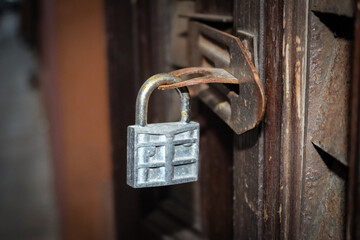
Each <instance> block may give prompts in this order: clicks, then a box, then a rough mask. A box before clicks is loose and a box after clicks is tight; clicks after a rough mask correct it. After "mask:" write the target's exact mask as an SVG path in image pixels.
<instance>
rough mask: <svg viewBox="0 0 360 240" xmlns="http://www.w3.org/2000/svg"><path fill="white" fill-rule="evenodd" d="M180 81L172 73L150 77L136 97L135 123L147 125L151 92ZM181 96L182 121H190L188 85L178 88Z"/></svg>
mask: <svg viewBox="0 0 360 240" xmlns="http://www.w3.org/2000/svg"><path fill="white" fill-rule="evenodd" d="M178 82H180V78H179V77H176V76H174V75H171V74H166V73H162V74H157V75H154V76H152V77H151V78H149V79H148V80H146V81H145V82H144V84H143V85H142V86H141V88H140V90H139V93H138V95H137V99H136V112H135V124H136V125H140V126H146V124H147V114H148V103H149V98H150V95H151V93H152V92H153V91H154V90H155V89H156V88H158V87H159V86H160V85H166V84H173V83H178ZM176 90H177V92H178V93H179V95H180V98H181V107H180V109H181V119H180V121H181V122H185V123H188V122H190V94H189V91H188V89H187V88H186V87H182V88H177V89H176Z"/></svg>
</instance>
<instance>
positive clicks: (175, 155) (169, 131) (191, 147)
mask: <svg viewBox="0 0 360 240" xmlns="http://www.w3.org/2000/svg"><path fill="white" fill-rule="evenodd" d="M177 82H179V78H177V77H175V76H173V75H169V74H158V75H155V76H153V77H151V78H149V79H148V80H147V81H146V82H145V83H144V84H143V85H142V87H141V88H140V90H139V93H138V96H137V99H136V116H135V118H136V120H135V125H131V126H128V135H127V141H128V142H127V184H128V185H130V186H132V187H134V188H142V187H156V186H166V185H173V184H179V183H186V182H194V181H196V180H197V178H198V168H199V134H200V131H199V124H198V123H196V122H192V121H191V122H190V95H189V92H188V90H187V88H180V89H177V91H178V93H179V95H180V97H181V120H180V121H179V122H167V123H152V124H147V111H148V101H149V97H150V95H151V93H152V92H153V91H154V90H155V89H156V88H157V87H158V86H160V85H165V84H172V83H177Z"/></svg>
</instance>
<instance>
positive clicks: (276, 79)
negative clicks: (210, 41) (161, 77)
mask: <svg viewBox="0 0 360 240" xmlns="http://www.w3.org/2000/svg"><path fill="white" fill-rule="evenodd" d="M334 4H335V5H336V3H335V1H334ZM105 5H106V18H107V19H106V20H107V43H108V61H109V66H108V72H109V89H110V99H109V100H110V104H111V126H112V143H113V165H114V172H113V173H114V184H115V208H116V218H117V220H116V229H117V236H118V238H119V239H143V238H147V239H149V238H150V239H161V238H165V239H280V238H281V239H328V238H335V239H342V238H344V237H345V195H346V194H345V186H346V179H347V171H348V170H347V168H348V167H347V157H346V150H347V147H346V146H347V144H346V143H347V139H346V137H347V127H346V126H347V119H348V95H349V93H348V92H349V79H350V76H351V75H350V71H351V69H350V66H351V61H350V56H351V46H352V39H353V37H352V24H353V16H352V15H351V11H350V13H349V11H348V10H346V7H345V5H346V4H345V5H343V6H342V7H338V8H336V7H335V8H332V9H328V8H326V7H327V5H324V4H322V3H321V2H320V1H319V2H317V1H312V2H311V3H310V2H309V1H307V0H293V1H273V0H270V1H251V0H233V1H217V0H194V1H166V0H153V1H145V0H144V1H143V0H138V1H116V0H107V1H106V4H105ZM346 6H347V5H346ZM344 9H345V10H344ZM189 12H195V13H201V14H203V15H202V16H206V17H205V19H200V20H199V21H202V22H203V23H205V24H207V25H210V26H212V27H215V28H217V29H219V30H222V31H226V32H228V33H230V34H232V35H234V36H236V37H239V38H240V40H244V39H246V37H244V36H246V35H247V36H251V39H253V47H252V48H251V53H252V59H253V61H254V65H255V66H256V68H257V71H258V73H259V76H260V79H261V81H262V84H263V86H264V88H265V91H266V100H267V103H266V114H265V117H264V119H263V121H262V122H261V123H260V125H259V126H257V127H256V128H255V129H253V130H251V131H249V132H247V133H245V134H242V135H237V134H235V133H234V132H233V131H232V130H231V129H230V128H229V127H228V126H227V125H226V124H225V123H224V122H222V120H220V119H219V118H218V117H217V116H216V114H214V113H213V112H212V110H211V109H210V108H208V107H207V106H205V105H204V104H203V103H202V102H201V101H199V100H197V99H194V101H193V112H192V114H193V119H194V120H195V121H198V122H199V123H200V125H201V129H200V132H201V140H200V175H199V181H198V182H196V183H191V184H183V185H178V186H171V187H162V188H149V189H132V188H130V187H129V186H127V185H126V130H127V126H128V125H131V124H133V123H134V112H135V99H136V95H137V91H138V89H139V88H140V86H141V84H142V83H143V82H144V81H145V80H146V79H147V78H148V77H150V76H151V75H153V74H156V73H159V72H168V71H171V70H173V69H177V68H181V67H186V66H187V64H188V62H187V60H186V58H187V57H188V56H187V53H186V39H187V36H188V35H187V27H186V24H184V22H183V21H186V19H183V20H179V17H178V15H179V14H180V13H189ZM214 16H217V17H215V19H227V20H226V21H217V20H214V19H212V18H211V17H214ZM219 16H220V18H219ZM221 16H222V17H223V18H221ZM209 19H212V20H209ZM343 26H347V27H343ZM176 98H177V96H176V94H174V93H173V92H171V91H169V92H161V93H155V94H154V96H152V98H151V100H150V104H149V105H150V116H149V118H150V119H151V121H153V122H162V121H176V119H177V116H178V115H177V104H176V103H177V100H176ZM335 129H336V131H334V130H335ZM322 143H323V144H322ZM333 146H335V148H331V147H333Z"/></svg>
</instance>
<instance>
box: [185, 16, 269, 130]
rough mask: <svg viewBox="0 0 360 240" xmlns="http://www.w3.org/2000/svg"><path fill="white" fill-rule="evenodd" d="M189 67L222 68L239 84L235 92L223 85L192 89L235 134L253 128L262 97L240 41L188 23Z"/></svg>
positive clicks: (258, 118)
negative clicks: (237, 90)
mask: <svg viewBox="0 0 360 240" xmlns="http://www.w3.org/2000/svg"><path fill="white" fill-rule="evenodd" d="M189 56H190V64H191V66H202V67H207V68H211V67H213V68H223V69H225V70H226V71H227V72H228V73H230V74H231V75H233V76H234V77H235V78H236V79H237V80H238V81H239V92H238V93H236V91H233V90H231V89H229V88H227V87H226V85H224V84H212V85H211V86H210V85H208V84H202V85H198V86H196V88H197V90H196V91H197V92H198V97H199V98H200V99H201V100H202V101H203V102H204V103H205V104H206V105H207V106H209V107H210V108H211V109H212V110H213V111H214V112H215V113H216V114H217V115H218V116H219V117H220V118H221V119H222V120H223V121H224V122H226V123H227V125H229V126H230V128H231V129H232V130H233V131H234V132H235V133H237V134H242V133H244V132H246V131H249V130H251V129H253V128H255V126H257V125H258V124H259V123H260V121H261V119H262V118H263V115H264V111H265V94H264V89H263V86H262V84H261V82H260V79H259V75H258V73H257V71H256V68H255V66H254V64H253V62H252V60H251V54H250V52H249V50H248V49H247V48H245V46H244V45H243V43H242V42H241V40H240V39H239V38H237V37H234V36H233V35H230V34H228V33H225V32H222V31H219V30H217V29H215V28H212V27H209V26H207V25H205V24H202V23H199V22H196V21H189Z"/></svg>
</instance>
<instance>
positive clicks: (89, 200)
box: [0, 0, 114, 240]
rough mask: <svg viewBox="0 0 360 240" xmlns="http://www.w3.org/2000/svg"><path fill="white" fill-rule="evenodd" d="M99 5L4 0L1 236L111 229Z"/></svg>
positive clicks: (104, 235)
mask: <svg viewBox="0 0 360 240" xmlns="http://www.w3.org/2000/svg"><path fill="white" fill-rule="evenodd" d="M102 4H103V3H102V1H101V0H92V1H81V0H80V1H79V0H77V1H72V0H62V1H56V0H51V1H47V0H43V1H42V0H0V239H39V240H40V239H44V240H52V239H63V238H64V237H65V236H66V235H67V234H70V232H71V236H73V237H72V238H71V239H90V238H94V239H111V238H113V236H114V235H113V227H112V222H113V216H112V214H113V213H112V212H113V211H112V186H111V177H110V140H109V129H108V121H109V120H108V112H107V111H108V108H107V97H106V96H107V95H106V94H107V93H106V64H105V57H106V53H105V51H106V49H105V30H104V16H103V14H104V13H103V12H104V9H103V5H102ZM90 16H91V17H90ZM59 159H62V161H60V160H59ZM79 189H81V190H80V191H79ZM59 206H62V207H61V209H62V210H63V211H62V214H60V210H59V209H60V207H59ZM104 209H105V210H104ZM61 221H63V222H64V223H65V224H60V222H61ZM74 223H75V224H74ZM60 226H62V229H61V227H60ZM72 226H76V227H73V228H72ZM81 226H83V227H81ZM85 226H86V227H85ZM64 229H66V230H64ZM85 231H86V233H85ZM68 236H69V235H68Z"/></svg>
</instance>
